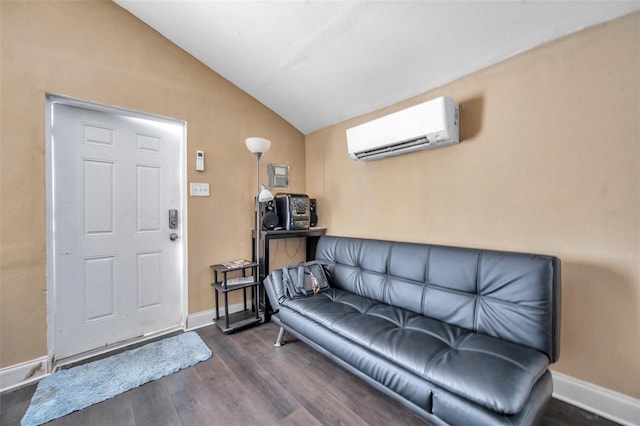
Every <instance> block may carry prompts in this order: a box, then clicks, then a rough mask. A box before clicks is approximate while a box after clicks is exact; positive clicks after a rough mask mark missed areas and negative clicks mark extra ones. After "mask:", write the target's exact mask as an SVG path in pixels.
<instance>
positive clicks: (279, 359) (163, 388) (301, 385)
mask: <svg viewBox="0 0 640 426" xmlns="http://www.w3.org/2000/svg"><path fill="white" fill-rule="evenodd" d="M198 333H199V334H200V336H202V338H203V340H204V341H205V342H206V343H207V345H208V346H209V347H210V348H211V350H212V351H213V356H212V357H211V358H210V359H209V360H207V361H205V362H201V363H199V364H197V365H195V366H193V367H190V368H187V369H184V370H182V371H179V372H177V373H175V374H172V375H170V376H167V377H163V378H162V379H159V380H156V381H153V382H150V383H147V384H146V385H143V386H141V387H139V388H136V389H132V390H130V391H128V392H125V393H124V394H122V395H119V396H117V397H115V398H112V399H110V400H107V401H104V402H102V403H100V404H96V405H93V406H91V407H88V408H86V409H84V410H81V411H77V412H75V413H72V414H70V415H68V416H65V417H62V418H60V419H57V420H54V421H52V422H50V423H48V425H83V426H84V425H118V426H121V425H122V426H124V425H153V426H159V425H172V426H174V425H225V426H233V425H249V424H251V425H425V424H426V423H425V422H424V421H423V420H422V419H421V418H419V417H418V416H416V415H415V414H413V413H411V412H410V411H408V410H407V409H405V408H403V407H402V406H401V405H400V404H398V403H397V402H395V401H393V400H392V399H390V398H389V397H387V396H385V395H383V394H381V393H380V392H378V391H376V390H374V389H372V388H371V387H370V386H368V385H367V384H365V383H364V382H362V381H361V380H359V379H358V378H356V377H354V376H353V375H351V374H350V373H348V372H346V371H345V370H344V369H342V368H340V367H338V366H336V365H334V364H333V363H332V362H330V361H329V360H328V359H327V358H325V357H323V356H322V355H320V354H318V353H317V352H315V351H314V350H312V349H311V348H309V347H308V346H307V345H305V344H303V343H301V342H298V341H295V340H293V339H291V338H290V341H289V342H288V343H287V344H286V345H285V346H283V347H281V348H275V347H274V346H273V342H274V340H275V336H276V334H277V327H276V326H275V325H274V324H266V325H262V326H259V327H254V328H251V329H247V330H244V331H241V332H237V333H234V334H231V335H228V336H225V335H223V334H222V333H221V332H220V331H219V330H218V328H217V327H215V326H211V327H205V328H202V329H199V330H198ZM35 387H36V386H35V385H30V386H26V387H23V388H20V389H16V390H13V391H10V392H5V393H4V394H2V395H0V424H1V425H7V426H9V425H19V424H20V420H21V418H22V416H23V415H24V412H25V411H26V409H27V407H28V405H29V401H30V400H31V396H32V395H33V392H34V391H35ZM543 424H544V425H545V426H569V425H572V426H573V425H602V426H605V425H608V426H611V425H615V423H612V422H610V421H608V420H605V419H603V418H601V417H598V416H596V415H593V414H590V413H587V412H585V411H583V410H580V409H577V408H575V407H572V406H570V405H568V404H565V403H563V402H561V401H558V400H553V401H552V403H551V406H550V407H549V409H548V412H547V415H546V417H545V419H544V423H543Z"/></svg>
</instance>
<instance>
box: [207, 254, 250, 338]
mask: <svg viewBox="0 0 640 426" xmlns="http://www.w3.org/2000/svg"><path fill="white" fill-rule="evenodd" d="M259 268H260V264H259V263H257V262H250V263H247V264H244V265H238V266H231V267H229V266H226V265H225V264H222V263H219V264H216V265H211V270H212V271H213V283H211V285H212V286H213V288H214V291H215V302H216V318H215V322H216V324H217V325H218V327H219V328H220V330H222V332H223V333H225V334H228V333H231V332H233V331H236V330H238V329H240V328H244V327H248V326H251V325H255V324H259V323H260V322H262V316H261V315H260V310H259V309H258V306H259V304H260V300H259V299H260V283H261V281H259V279H258V277H259ZM247 271H250V275H248V276H247ZM229 273H232V275H238V274H240V276H238V277H229V276H228V274H229ZM248 288H251V306H249V305H248V304H247V289H248ZM237 290H242V295H243V308H244V309H243V310H242V311H240V312H235V313H233V314H230V313H229V293H230V292H232V291H237ZM218 293H222V297H223V302H224V321H220V305H219V295H218Z"/></svg>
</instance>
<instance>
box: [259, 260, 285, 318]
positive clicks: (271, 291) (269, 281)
mask: <svg viewBox="0 0 640 426" xmlns="http://www.w3.org/2000/svg"><path fill="white" fill-rule="evenodd" d="M264 288H265V290H266V292H267V297H268V298H269V302H270V303H271V309H272V310H273V313H274V314H276V313H278V311H279V310H280V302H281V301H283V300H284V298H285V295H284V283H283V282H282V269H277V270H275V271H273V272H271V273H270V274H269V275H268V276H267V277H266V278H265V279H264Z"/></svg>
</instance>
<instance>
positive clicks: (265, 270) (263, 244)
mask: <svg viewBox="0 0 640 426" xmlns="http://www.w3.org/2000/svg"><path fill="white" fill-rule="evenodd" d="M326 232H327V228H309V229H299V230H291V231H286V230H278V231H260V237H261V239H260V253H259V254H258V256H256V231H255V230H253V231H252V232H251V247H252V250H251V253H252V255H253V261H254V262H257V263H258V264H260V265H262V267H261V268H258V269H259V271H260V274H259V279H258V281H260V283H262V281H263V280H264V278H265V277H266V276H267V275H269V241H271V240H280V239H284V238H305V239H306V257H305V258H306V260H313V259H315V258H316V246H317V245H318V240H319V239H320V237H321V236H323V235H325V233H326ZM260 303H261V304H260V310H261V311H262V312H264V322H269V321H270V320H271V313H272V312H271V306H270V304H269V299H268V298H267V297H266V294H265V291H264V286H260Z"/></svg>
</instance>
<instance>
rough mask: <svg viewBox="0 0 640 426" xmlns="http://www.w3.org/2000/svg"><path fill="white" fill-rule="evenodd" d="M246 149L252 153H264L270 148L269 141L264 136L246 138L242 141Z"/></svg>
mask: <svg viewBox="0 0 640 426" xmlns="http://www.w3.org/2000/svg"><path fill="white" fill-rule="evenodd" d="M244 143H245V145H247V149H248V150H249V151H251V152H253V153H254V154H264V153H265V152H267V151H269V148H271V141H270V140H269V139H265V138H255V137H252V138H247V139H245V141H244Z"/></svg>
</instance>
